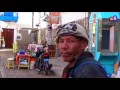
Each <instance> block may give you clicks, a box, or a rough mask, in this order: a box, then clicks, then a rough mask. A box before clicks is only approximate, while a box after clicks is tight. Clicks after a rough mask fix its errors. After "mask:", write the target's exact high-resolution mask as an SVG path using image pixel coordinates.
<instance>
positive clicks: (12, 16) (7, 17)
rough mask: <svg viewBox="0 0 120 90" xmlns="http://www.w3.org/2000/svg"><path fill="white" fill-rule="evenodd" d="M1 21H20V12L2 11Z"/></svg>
mask: <svg viewBox="0 0 120 90" xmlns="http://www.w3.org/2000/svg"><path fill="white" fill-rule="evenodd" d="M0 21H6V22H10V21H13V22H17V21H18V13H17V12H0Z"/></svg>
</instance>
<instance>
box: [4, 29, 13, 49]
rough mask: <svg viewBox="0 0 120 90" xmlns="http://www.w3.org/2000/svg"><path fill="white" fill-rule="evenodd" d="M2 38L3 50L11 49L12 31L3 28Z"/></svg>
mask: <svg viewBox="0 0 120 90" xmlns="http://www.w3.org/2000/svg"><path fill="white" fill-rule="evenodd" d="M2 36H4V39H5V48H12V44H13V39H14V29H7V28H3V32H2Z"/></svg>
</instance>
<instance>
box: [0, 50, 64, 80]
mask: <svg viewBox="0 0 120 90" xmlns="http://www.w3.org/2000/svg"><path fill="white" fill-rule="evenodd" d="M14 56H15V55H14V54H13V53H12V50H7V51H0V78H61V76H62V70H63V68H64V67H65V65H66V63H65V62H63V61H62V60H61V59H60V58H56V57H55V58H50V61H49V62H50V64H53V67H52V68H51V70H50V71H49V74H48V75H44V73H43V72H41V73H40V74H38V71H36V70H35V69H22V68H21V69H18V68H17V66H15V68H14V69H12V68H11V69H8V68H6V67H5V64H6V61H7V58H10V57H14Z"/></svg>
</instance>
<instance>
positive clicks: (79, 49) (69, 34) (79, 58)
mask: <svg viewBox="0 0 120 90" xmlns="http://www.w3.org/2000/svg"><path fill="white" fill-rule="evenodd" d="M88 41H89V39H88V34H87V31H86V29H85V28H84V27H82V26H81V25H79V24H77V23H75V22H74V23H67V24H65V25H62V26H60V27H59V28H58V30H57V36H56V42H57V44H58V48H59V51H60V54H61V57H62V59H63V60H64V61H65V62H68V65H67V66H66V67H65V68H64V70H63V75H62V77H63V78H106V77H107V75H106V72H105V70H104V69H103V68H102V66H101V65H100V63H98V62H97V61H96V60H95V59H94V57H93V55H92V53H91V52H88V51H85V49H86V47H87V46H88Z"/></svg>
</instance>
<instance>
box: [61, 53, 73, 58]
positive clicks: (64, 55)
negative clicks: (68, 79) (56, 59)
mask: <svg viewBox="0 0 120 90" xmlns="http://www.w3.org/2000/svg"><path fill="white" fill-rule="evenodd" d="M61 55H62V56H63V57H68V56H70V55H71V53H61Z"/></svg>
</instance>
